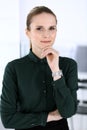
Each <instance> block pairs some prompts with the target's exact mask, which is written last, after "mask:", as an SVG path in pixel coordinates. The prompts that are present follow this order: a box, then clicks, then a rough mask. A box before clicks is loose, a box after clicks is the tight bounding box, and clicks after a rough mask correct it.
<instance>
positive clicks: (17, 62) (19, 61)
mask: <svg viewBox="0 0 87 130" xmlns="http://www.w3.org/2000/svg"><path fill="white" fill-rule="evenodd" d="M27 61H29V58H28V55H26V56H24V57H21V58H17V59H14V60H12V61H9V62H8V63H7V64H6V67H5V69H14V68H15V67H17V66H24V63H26V62H27Z"/></svg>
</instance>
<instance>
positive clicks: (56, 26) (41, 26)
mask: <svg viewBox="0 0 87 130" xmlns="http://www.w3.org/2000/svg"><path fill="white" fill-rule="evenodd" d="M36 27H43V28H44V26H42V25H37V26H36ZM49 27H55V28H56V27H57V26H56V25H51V26H49Z"/></svg>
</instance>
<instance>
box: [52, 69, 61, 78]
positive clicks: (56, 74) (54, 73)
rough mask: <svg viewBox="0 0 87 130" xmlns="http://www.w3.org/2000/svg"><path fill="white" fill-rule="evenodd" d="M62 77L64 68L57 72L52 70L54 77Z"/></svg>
mask: <svg viewBox="0 0 87 130" xmlns="http://www.w3.org/2000/svg"><path fill="white" fill-rule="evenodd" d="M58 76H59V77H61V76H63V73H62V70H58V71H55V72H52V77H53V78H54V77H58Z"/></svg>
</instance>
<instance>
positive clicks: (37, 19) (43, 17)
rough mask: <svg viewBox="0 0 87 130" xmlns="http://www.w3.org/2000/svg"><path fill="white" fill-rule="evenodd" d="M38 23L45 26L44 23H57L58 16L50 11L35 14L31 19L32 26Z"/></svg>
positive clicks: (50, 24)
mask: <svg viewBox="0 0 87 130" xmlns="http://www.w3.org/2000/svg"><path fill="white" fill-rule="evenodd" d="M32 25H36V26H39V25H41V26H44V25H49V26H52V25H56V18H55V16H54V15H52V14H50V13H41V14H38V15H35V16H33V18H32V20H31V26H32Z"/></svg>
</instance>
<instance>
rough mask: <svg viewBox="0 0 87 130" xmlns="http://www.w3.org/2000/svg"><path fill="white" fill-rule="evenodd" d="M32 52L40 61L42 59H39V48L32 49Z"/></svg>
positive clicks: (40, 51) (40, 50)
mask: <svg viewBox="0 0 87 130" xmlns="http://www.w3.org/2000/svg"><path fill="white" fill-rule="evenodd" d="M32 52H33V53H34V54H35V55H36V56H37V57H39V58H40V59H42V57H41V53H42V49H41V48H32Z"/></svg>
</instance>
